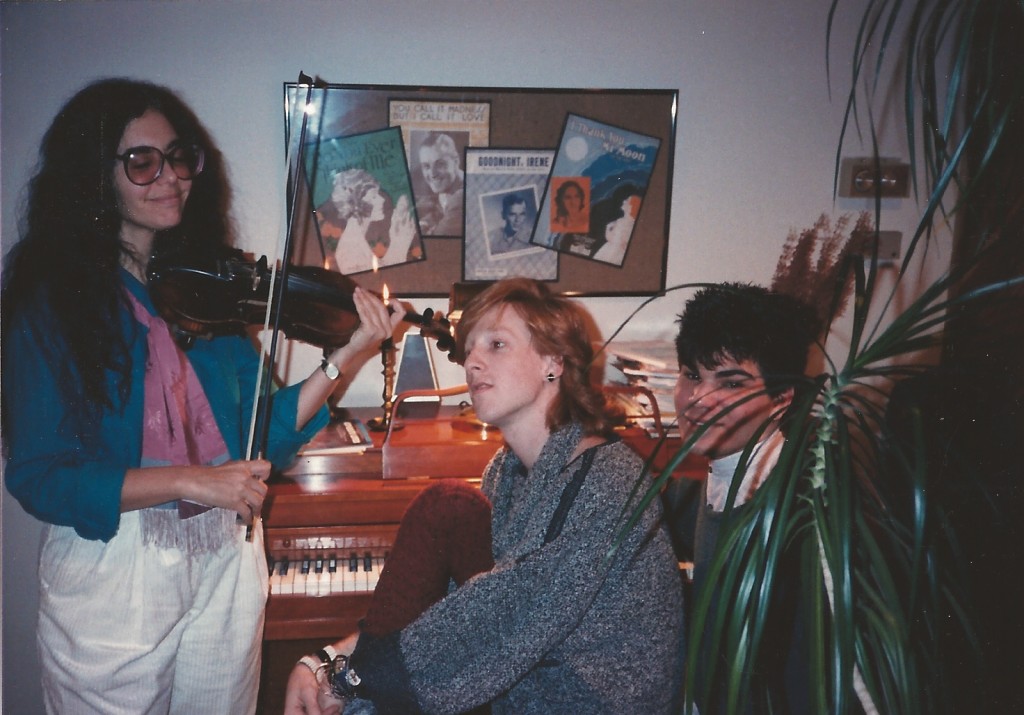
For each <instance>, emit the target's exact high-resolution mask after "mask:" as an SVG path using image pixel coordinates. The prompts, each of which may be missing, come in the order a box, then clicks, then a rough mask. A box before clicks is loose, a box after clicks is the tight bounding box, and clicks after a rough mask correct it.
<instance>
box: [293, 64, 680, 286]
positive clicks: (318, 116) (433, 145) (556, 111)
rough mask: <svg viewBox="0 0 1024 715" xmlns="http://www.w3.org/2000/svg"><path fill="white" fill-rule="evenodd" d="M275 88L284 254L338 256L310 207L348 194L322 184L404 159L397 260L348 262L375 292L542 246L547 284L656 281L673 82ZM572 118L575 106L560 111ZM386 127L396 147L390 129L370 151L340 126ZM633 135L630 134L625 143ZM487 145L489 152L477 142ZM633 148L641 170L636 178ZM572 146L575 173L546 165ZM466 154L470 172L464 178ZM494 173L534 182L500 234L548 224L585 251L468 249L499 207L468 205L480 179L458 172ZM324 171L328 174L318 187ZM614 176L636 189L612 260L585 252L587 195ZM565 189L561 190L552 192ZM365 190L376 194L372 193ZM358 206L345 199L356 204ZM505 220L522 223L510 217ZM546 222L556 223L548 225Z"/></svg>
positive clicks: (378, 242)
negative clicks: (410, 212) (408, 210)
mask: <svg viewBox="0 0 1024 715" xmlns="http://www.w3.org/2000/svg"><path fill="white" fill-rule="evenodd" d="M284 94H285V97H284V98H285V146H286V150H287V155H288V157H289V159H291V160H292V161H293V163H294V164H295V165H297V166H302V167H304V170H303V171H302V172H299V175H298V177H297V180H296V187H295V192H294V208H295V212H296V213H295V216H296V221H295V224H294V228H293V240H294V244H293V253H292V256H293V262H294V263H297V264H302V265H318V266H327V267H336V266H340V265H341V262H340V261H338V260H337V257H336V255H335V254H336V250H337V249H336V247H337V245H338V240H337V239H336V238H331V239H327V238H325V237H324V236H322V235H321V225H326V224H324V223H323V222H322V221H320V220H319V217H318V214H317V212H318V211H320V212H322V211H324V210H326V208H325V207H326V206H327V204H330V203H331V202H335V203H341V202H344V201H351V200H352V198H353V197H349V196H344V195H342V194H343V189H341V188H339V189H337V190H335V187H334V183H335V182H334V176H335V175H336V174H338V173H340V172H341V171H347V170H351V169H354V168H361V169H364V170H366V171H367V172H369V173H372V174H380V173H382V172H384V171H386V170H388V169H394V168H397V165H398V164H399V163H404V164H405V167H404V168H405V169H406V170H407V172H408V176H409V185H411V188H412V192H413V194H414V195H413V196H412V201H411V204H412V206H413V207H414V212H415V214H416V226H417V236H416V238H415V239H414V241H413V242H412V244H411V248H410V249H409V253H408V255H407V256H405V257H403V259H402V260H400V261H393V260H384V259H383V258H382V259H381V261H379V263H378V265H377V269H376V270H372V271H360V272H353V273H350V274H349V275H351V277H352V279H353V280H355V281H356V282H357V283H359V284H360V285H362V286H364V287H366V288H370V289H371V290H376V291H380V290H381V289H382V287H383V285H384V284H387V286H388V290H389V291H390V292H391V293H392V294H394V295H398V296H402V297H410V298H411V297H443V296H448V295H449V293H450V290H451V286H452V284H453V283H456V282H459V281H477V280H493V277H489V276H491V275H492V274H494V275H495V276H497V275H498V274H499V273H500V274H501V275H502V276H504V275H507V273H508V270H509V266H513V268H512V270H515V268H514V266H515V265H517V264H521V265H524V266H525V265H531V266H532V265H533V263H529V264H528V263H527V262H525V261H523V260H522V257H523V256H527V255H528V254H529V253H531V252H532V251H537V250H540V251H542V252H544V253H548V254H550V257H549V258H548V261H547V263H550V264H551V267H550V268H544V271H543V275H533V274H531V276H532V277H537V278H540V279H542V280H545V281H548V282H550V283H551V284H552V288H553V289H554V290H555V291H556V292H559V293H563V294H566V295H582V296H602V295H606V296H612V295H652V294H654V293H657V292H659V291H661V290H663V289H664V288H665V278H666V260H667V258H668V235H669V218H670V216H669V207H670V203H671V194H672V169H673V166H672V165H673V157H674V154H675V130H676V109H677V100H678V91H677V90H674V89H544V88H494V87H422V86H407V85H359V84H326V85H324V84H319V83H317V84H315V86H312V87H310V86H308V85H304V84H303V85H299V84H297V83H295V82H287V83H285V85H284ZM304 108H305V109H304ZM303 117H305V119H303ZM572 118H577V119H576V121H574V123H572V124H569V122H570V120H571V119H572ZM579 118H582V121H580V119H579ZM386 130H392V131H400V132H401V136H402V139H401V141H400V142H398V144H397V148H396V143H395V142H389V143H388V145H387V146H386V147H383V146H382V147H381V150H380V151H375V150H374V147H375V146H376V145H375V144H374V142H373V141H365V140H364V141H358V142H356V141H352V140H351V139H350V138H351V137H363V138H364V139H365V138H371V139H372V138H376V137H388V138H389V135H388V134H387V132H386ZM570 134H571V136H570ZM637 138H642V140H643V141H642V142H640V143H637V142H636V141H634V139H637ZM300 139H301V140H302V141H300ZM339 147H359V149H360V151H359V152H358V153H352V154H347V155H345V156H344V158H342V154H343V152H340V151H339ZM584 147H586V148H587V155H588V156H592V157H596V161H595V162H593V165H589V164H590V163H589V162H588V165H587V166H584V165H583V164H581V163H580V162H579V161H578V158H579V156H580V152H581V151H582V150H583V149H584ZM491 148H493V152H491V151H488V150H489V149H491ZM492 154H493V156H492ZM640 154H642V155H643V161H642V173H641V174H640V176H641V178H642V181H640V182H638V181H637V180H636V179H637V171H636V166H637V156H638V155H640ZM563 155H564V156H563ZM293 157H299V159H298V160H296V159H294V158H293ZM323 157H328V159H326V161H329V162H330V163H331V165H332V168H329V169H327V170H326V171H325V170H324V167H322V166H320V165H319V162H320V161H321V160H324V159H323ZM574 157H575V158H576V159H577V161H575V163H572V164H571V165H572V166H574V167H581V168H580V174H581V175H580V176H579V177H575V176H574V177H569V178H575V179H578V180H577V181H575V182H570V181H568V180H567V176H565V175H563V174H564V171H563V172H561V173H553V171H552V170H553V169H554V168H556V167H565V166H569V165H570V160H572V159H573V158H574ZM538 158H543V159H545V160H546V161H547V165H546V166H543V167H541V166H537V165H536V164H535V163H534V164H531V165H530V166H528V167H527V166H525V165H524V166H519V165H511V164H509V163H508V162H510V161H524V162H525V161H531V162H536V161H538V160H539V159H538ZM339 162H340V163H339ZM470 163H472V177H467V170H468V169H470V166H469V165H470ZM384 164H387V166H386V167H385V166H383V165H384ZM502 172H506V173H509V174H511V175H518V176H523V175H530V174H533V175H536V174H538V173H540V174H541V179H540V181H538V182H537V184H536V188H537V189H538V190H535V191H532V192H531V194H530V196H529V197H528V199H529V201H528V202H527V206H526V210H525V212H524V211H519V213H525V214H526V215H527V216H528V220H529V221H530V222H531V225H530V226H529V230H528V231H525V232H524V230H523V229H522V227H521V226H519V225H518V224H517V225H515V226H513V222H512V220H510V222H509V224H508V225H507V226H504V228H505V229H506V231H508V232H509V237H508V239H507V240H508V241H512V240H513V238H514V234H515V233H516V232H518V233H519V235H523V233H525V235H527V236H531V235H532V236H536V237H540V236H545V237H547V236H550V235H551V234H552V233H554V232H556V231H559V230H561V231H564V232H567V233H571V234H572V235H573V236H574V237H575V243H576V244H578V245H584V244H586V245H589V246H592V247H593V248H594V251H593V252H592V254H591V255H582V254H581V253H580V252H579V251H574V250H572V249H571V248H566V246H563V245H562V244H556V245H544V242H543V241H541V240H539V239H537V238H535V239H534V240H533V242H532V244H530V247H527V248H522V249H521V250H520V251H519V252H518V253H516V254H513V255H514V256H516V257H517V259H516V260H515V261H510V260H509V257H508V256H507V255H499V254H498V253H495V252H494V251H490V252H484V254H483V255H482V256H481V257H479V258H478V257H477V255H478V254H477V250H478V249H479V247H481V246H484V247H486V246H490V245H491V243H489V241H491V242H493V241H494V240H495V236H497V234H498V232H500V230H501V229H502V228H503V225H502V217H501V212H502V207H501V206H500V205H499V204H500V202H499V203H496V204H495V205H494V206H490V205H484V204H480V201H479V198H478V199H477V201H476V203H473V204H471V203H470V201H469V198H470V197H469V196H468V194H469V193H473V194H474V196H477V195H478V194H480V193H481V191H482V189H481V190H480V191H477V190H476V188H475V187H472V186H468V185H467V181H468V179H469V178H473V180H478V179H477V178H476V177H477V176H482V177H485V178H487V177H499V178H500V176H501V174H502ZM499 178H493V179H492V180H494V181H499ZM325 182H330V185H329V186H324V185H323V184H324V183H325ZM470 183H472V182H470ZM499 183H500V181H499ZM627 183H628V184H629V185H630V187H631V188H632V189H633V190H634V193H635V191H636V190H637V189H639V190H640V191H641V194H642V195H641V196H639V197H637V198H635V199H634V200H633V202H632V203H631V204H630V207H629V208H626V209H623V210H624V211H625V217H626V218H627V219H628V220H627V221H626V223H629V228H630V230H629V232H628V251H625V255H624V257H617V258H616V259H615V260H611V261H607V260H604V259H601V258H596V257H595V256H596V251H597V250H598V249H599V248H600V246H601V245H602V244H603V243H604V242H606V241H610V239H607V238H606V236H605V235H604V234H605V233H607V232H608V230H609V229H608V226H609V225H611V224H610V223H609V221H610V220H609V219H608V217H607V216H605V215H604V214H605V213H606V212H602V213H601V216H600V217H599V216H597V215H596V214H595V216H594V220H593V221H591V220H590V212H589V209H590V202H591V201H594V202H595V203H598V202H600V201H601V199H602V197H604V198H608V199H610V198H612V197H614V196H617V195H618V194H617V193H616V190H617V189H622V188H623V187H622V186H621V185H624V184H627ZM569 184H575V185H576V186H580V187H582V189H583V190H582V191H581V192H579V193H580V195H579V196H576V195H569V194H572V189H573V187H572V186H569ZM467 188H469V189H470V190H469V191H467ZM484 188H486V187H484ZM559 189H561V190H562V191H561V193H559ZM503 190H504V189H503ZM495 191H497V189H495ZM485 193H486V192H485ZM567 195H569V196H568V198H569V199H572V201H571V202H567V201H566V200H565V197H566V196H567ZM356 198H358V197H356ZM371 198H373V199H374V200H375V199H376V196H372V197H371ZM328 199H329V201H328ZM495 201H497V199H495ZM318 202H319V203H318ZM364 203H365V206H364V207H363V208H366V210H367V211H372V210H375V209H373V208H372V205H373V203H374V202H372V201H369V200H367V201H366V202H364ZM563 203H565V204H567V205H568V203H571V204H572V205H571V206H570V207H569V208H571V209H572V211H568V210H567V211H565V212H563V213H564V215H563V214H562V213H559V207H560V205H561V204H563ZM604 203H608V202H607V201H605V202H604ZM619 203H620V204H621V205H622V206H625V204H623V202H621V201H620V202H619ZM478 204H479V205H478ZM481 206H483V208H481ZM519 208H520V207H519V206H515V207H512V208H510V209H508V210H507V211H506V213H508V214H510V215H515V213H516V210H518V209H519ZM361 210H362V208H357V209H355V213H358V212H359V211H361ZM389 211H390V213H393V212H394V207H389V206H385V209H384V211H383V213H384V214H385V215H390V213H389ZM350 213H351V210H350ZM345 220H346V219H340V220H339V219H337V217H335V226H336V227H337V228H339V230H341V231H342V232H343V231H344V227H345ZM349 220H353V219H349ZM383 221H385V222H386V219H385V220H383ZM514 221H515V222H519V223H521V221H522V218H521V217H516V218H515V219H514ZM556 222H561V225H562V226H564V227H567V228H563V229H558V228H556V226H557V225H558V224H556ZM619 223H622V222H619ZM376 228H377V229H378V230H377V231H376V234H375V236H376V238H375V239H374V241H373V245H372V246H371V250H373V251H374V252H375V253H377V254H378V255H381V256H384V255H386V254H387V251H388V249H389V240H391V239H390V237H389V228H388V227H387V226H378V227H376ZM390 233H391V234H392V235H394V234H396V231H394V230H391V231H390ZM488 234H491V235H490V237H489V235H488ZM367 235H369V234H367ZM548 243H553V242H548ZM328 244H329V245H328ZM517 245H518V244H517ZM566 245H568V244H566ZM467 249H469V250H470V252H471V253H472V255H470V253H467ZM531 260H532V261H533V262H534V263H535V262H536V259H532V258H531ZM488 262H493V263H495V266H493V267H492V266H490V265H489V264H488ZM499 264H500V265H499ZM360 265H361V264H360ZM492 268H493V269H494V270H491V269H492ZM499 269H500V270H499ZM531 270H535V269H531ZM343 272H344V271H343Z"/></svg>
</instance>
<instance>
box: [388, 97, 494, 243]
mask: <svg viewBox="0 0 1024 715" xmlns="http://www.w3.org/2000/svg"><path fill="white" fill-rule="evenodd" d="M388 124H389V125H390V126H392V127H401V129H402V138H403V140H404V142H405V151H406V154H407V155H408V159H409V173H410V174H411V175H412V187H413V194H414V195H415V197H416V214H417V217H418V218H419V224H420V232H421V233H422V234H423V235H424V236H451V237H456V238H457V237H459V236H462V235H463V224H464V218H463V194H464V184H465V167H463V166H462V156H463V152H464V151H465V149H466V147H473V146H487V145H488V144H490V132H491V103H490V102H458V101H424V100H423V99H392V100H390V101H389V102H388Z"/></svg>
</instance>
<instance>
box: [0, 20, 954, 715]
mask: <svg viewBox="0 0 1024 715" xmlns="http://www.w3.org/2000/svg"><path fill="white" fill-rule="evenodd" d="M865 3H866V0H849V2H848V3H846V4H844V6H843V8H842V13H841V16H840V22H842V21H844V20H845V21H846V23H845V24H846V25H847V29H845V30H843V31H842V32H840V33H839V34H838V36H835V37H833V45H834V47H835V48H836V54H835V57H837V58H839V60H838V61H837V62H836V63H835V64H833V67H832V70H833V79H832V82H833V98H832V99H831V100H830V97H829V91H828V87H827V84H826V73H825V23H826V17H827V11H828V6H829V3H827V2H824V1H823V0H786V1H785V2H778V1H776V2H765V1H764V0H705V1H704V2H700V1H699V0H637V1H635V2H630V3H626V2H619V1H611V0H577V1H573V2H559V1H558V0H554V1H552V0H519V1H518V2H514V3H490V2H485V1H481V0H475V1H474V0H433V1H432V2H416V1H415V0H371V1H368V0H348V1H341V0H338V1H334V2H327V1H322V0H319V1H299V0H293V1H291V2H240V1H237V0H232V1H227V0H206V1H203V2H200V1H199V0H177V1H176V2H169V1H168V2H154V1H149V0H136V1H134V2H128V1H122V0H109V1H106V2H63V3H51V2H44V3H19V2H4V3H3V4H2V5H0V18H2V33H3V34H2V36H0V37H2V40H0V48H2V84H0V99H2V134H0V142H2V176H0V181H2V221H3V223H2V240H3V248H4V251H6V250H7V249H8V248H9V247H10V245H11V244H12V243H13V241H14V240H15V239H16V228H15V227H16V215H17V209H18V205H19V200H20V199H21V196H22V191H23V187H24V186H25V184H26V182H27V180H28V178H29V175H30V172H31V168H32V166H33V163H34V159H35V153H36V150H37V147H38V145H39V140H40V138H41V136H42V133H43V132H44V131H45V129H46V127H47V125H48V124H49V122H50V120H51V119H52V117H53V115H54V114H55V112H56V111H57V109H58V108H59V107H60V105H61V104H62V103H63V102H64V101H65V100H66V99H67V98H68V97H69V96H70V95H71V94H72V93H73V92H75V91H76V90H77V89H79V88H80V87H81V86H83V85H84V84H85V83H87V82H89V81H90V80H93V79H96V78H100V77H104V76H110V75H126V76H133V77H138V78H144V79H149V80H153V81H156V82H160V83H163V84H166V85H169V86H170V87H172V88H175V89H177V90H179V91H180V93H181V94H182V95H183V97H184V98H185V99H186V101H188V102H189V103H190V104H191V105H192V107H193V108H194V109H195V110H196V112H197V114H198V115H199V116H200V117H201V118H202V119H203V121H204V122H205V123H206V125H207V127H208V128H209V129H210V131H211V133H212V134H213V136H214V139H215V140H216V141H217V143H218V144H219V147H220V149H221V150H222V152H223V153H224V155H225V157H226V159H227V161H228V163H229V170H230V174H231V179H232V181H233V185H234V189H235V212H236V217H237V219H238V223H239V225H240V227H241V234H242V236H243V237H244V240H245V245H244V246H243V248H246V249H248V250H252V251H255V252H257V253H269V252H271V251H272V248H273V245H274V242H275V240H276V237H277V234H278V233H279V232H280V229H281V225H282V219H281V213H282V210H283V206H284V187H283V177H284V151H283V146H282V143H283V142H282V134H283V126H282V124H283V122H282V106H281V96H282V83H284V82H288V81H294V79H295V78H296V77H297V74H298V72H299V71H300V70H302V71H305V72H307V73H308V74H311V75H320V76H321V77H323V78H324V79H326V80H328V81H332V82H350V83H360V84H375V83H380V84H411V85H421V84H422V85H441V84H443V85H468V86H510V87H514V86H526V87H545V86H558V87H651V88H676V89H678V90H679V96H680V106H679V115H678V128H677V144H676V155H675V176H674V183H673V194H672V203H671V210H672V217H671V227H670V236H669V265H668V284H669V285H675V284H679V283H684V282H692V281H719V280H750V281H755V282H762V283H765V282H768V281H769V280H770V279H771V276H772V273H773V271H774V269H775V265H776V261H777V260H778V256H779V253H780V250H781V247H782V244H783V242H784V241H785V239H786V236H787V235H788V234H789V232H790V231H791V230H793V229H801V228H804V227H808V226H810V225H811V224H812V223H813V222H814V221H815V220H816V219H817V217H818V216H819V215H820V214H821V213H823V212H825V213H829V214H832V215H833V216H838V215H839V214H841V213H843V212H851V211H859V210H862V209H865V208H868V206H867V205H866V204H865V202H862V201H859V200H852V199H840V200H838V201H836V202H834V201H833V198H832V172H833V162H834V159H835V152H836V145H837V140H838V136H839V129H840V122H841V116H842V110H843V100H844V98H845V92H846V91H847V88H848V80H847V75H848V73H849V68H848V63H847V62H846V57H847V55H848V54H849V53H848V47H849V44H850V42H851V41H852V37H853V33H854V31H855V24H854V19H855V16H856V14H857V13H859V11H860V8H861V6H862V5H863V4H865ZM846 5H849V6H850V7H846ZM892 124H893V122H891V121H890V122H888V123H887V126H891V125H892ZM880 139H881V144H882V153H883V154H884V155H892V156H899V157H903V158H906V156H907V150H906V148H905V147H904V145H903V141H902V136H901V135H900V133H899V131H887V132H886V133H883V135H882V136H881V138H880ZM844 153H845V154H846V155H850V156H859V155H863V154H864V153H865V150H864V148H863V147H859V146H857V145H856V144H855V143H848V146H847V147H846V148H845V152H844ZM916 214H917V211H916V207H915V205H914V202H913V201H912V200H903V201H889V202H887V203H886V206H885V211H884V215H883V226H882V227H883V228H885V229H889V230H898V231H903V232H904V235H905V237H906V234H908V233H909V232H910V231H911V230H912V229H913V227H914V225H915V221H914V219H915V217H916ZM948 260H949V244H948V239H947V238H945V237H943V239H942V240H940V241H939V242H937V243H936V244H935V246H934V247H933V250H931V251H930V252H929V257H928V262H927V265H926V266H925V267H924V268H923V269H922V270H921V271H920V275H921V279H927V278H929V277H931V276H933V275H935V274H936V272H938V271H940V270H942V267H943V265H944V264H947V263H948ZM917 274H918V271H917V269H915V271H914V272H913V275H912V280H911V281H910V282H911V283H912V284H913V283H916V282H917V281H918V280H919V278H917ZM683 298H684V294H682V293H673V294H671V295H670V296H668V297H667V298H664V299H661V300H659V301H657V302H655V303H654V304H653V305H651V306H649V307H648V308H646V309H645V310H644V311H643V312H642V313H641V314H640V315H639V316H638V318H637V319H636V320H634V321H633V322H632V323H631V324H630V326H629V329H628V331H627V335H629V336H632V337H645V338H646V337H666V338H667V337H670V336H671V335H672V334H673V327H674V326H673V320H674V317H675V314H676V313H677V312H678V311H679V309H680V307H681V304H682V301H683ZM584 302H585V303H586V305H587V306H588V307H589V308H590V309H591V311H592V312H593V313H594V314H595V315H596V316H598V321H597V322H598V325H599V326H600V327H601V329H602V330H603V331H604V332H605V334H607V333H609V332H611V330H613V329H614V328H615V327H616V326H617V325H618V324H619V323H620V322H621V321H622V320H623V319H624V318H625V317H626V316H627V315H628V314H629V312H630V311H631V310H632V309H633V308H635V307H636V306H637V305H638V304H639V302H640V300H639V299H636V298H630V299H625V298H618V299H616V298H601V299H587V300H585V301H584ZM900 302H902V300H901V301H900ZM427 305H433V307H435V308H441V309H444V308H445V305H444V303H443V302H433V303H431V302H428V301H417V308H420V309H422V308H424V307H427ZM316 353H317V351H315V350H313V349H306V348H300V349H297V350H296V351H295V355H294V356H293V358H292V363H291V368H290V370H289V375H290V376H298V375H299V374H300V373H301V372H302V371H304V370H308V369H310V368H311V367H312V366H313V365H314V364H315V362H316V360H317V355H316ZM441 362H442V363H443V361H441ZM441 379H442V382H443V383H445V384H453V383H454V382H457V381H460V376H459V374H458V371H453V370H449V371H444V372H442V376H441ZM380 392H381V386H380V370H379V365H377V364H373V363H371V365H369V366H367V368H365V369H364V370H363V371H362V373H360V375H359V376H358V378H357V379H356V381H355V383H354V384H353V386H352V388H351V390H350V393H349V395H348V399H347V402H348V403H349V404H355V405H377V404H379V403H380ZM38 533H39V527H38V525H37V524H36V522H34V520H32V519H31V518H29V517H27V516H26V515H25V514H24V513H23V512H22V511H21V509H20V507H19V506H18V505H17V504H16V503H15V502H14V501H13V500H12V499H11V498H10V497H9V496H7V495H4V499H3V544H4V551H3V555H4V559H3V584H4V585H3V588H4V652H3V655H4V657H3V664H4V673H3V675H4V678H3V682H4V698H5V701H6V703H5V704H6V705H7V706H8V707H9V708H10V711H11V712H18V713H33V712H37V711H39V708H38V705H37V702H38V692H37V690H36V688H35V686H34V683H35V680H36V672H35V669H34V661H33V658H34V654H33V648H32V637H33V633H34V627H33V624H32V619H33V618H34V613H35V610H34V609H35V598H36V594H35V577H34V574H33V571H34V562H35V558H36V549H37V544H38Z"/></svg>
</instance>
